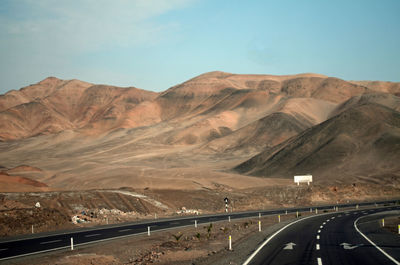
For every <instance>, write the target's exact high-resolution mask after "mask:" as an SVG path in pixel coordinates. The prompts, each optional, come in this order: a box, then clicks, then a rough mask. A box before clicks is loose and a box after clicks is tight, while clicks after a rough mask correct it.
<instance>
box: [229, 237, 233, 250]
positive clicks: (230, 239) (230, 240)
mask: <svg viewBox="0 0 400 265" xmlns="http://www.w3.org/2000/svg"><path fill="white" fill-rule="evenodd" d="M229 250H232V236H231V235H229Z"/></svg>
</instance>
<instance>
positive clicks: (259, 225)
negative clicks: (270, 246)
mask: <svg viewBox="0 0 400 265" xmlns="http://www.w3.org/2000/svg"><path fill="white" fill-rule="evenodd" d="M258 232H261V221H258Z"/></svg>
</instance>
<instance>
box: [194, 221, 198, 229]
mask: <svg viewBox="0 0 400 265" xmlns="http://www.w3.org/2000/svg"><path fill="white" fill-rule="evenodd" d="M194 227H195V228H197V220H194Z"/></svg>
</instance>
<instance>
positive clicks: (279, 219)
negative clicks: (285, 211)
mask: <svg viewBox="0 0 400 265" xmlns="http://www.w3.org/2000/svg"><path fill="white" fill-rule="evenodd" d="M280 222H281V215H280V214H278V223H280Z"/></svg>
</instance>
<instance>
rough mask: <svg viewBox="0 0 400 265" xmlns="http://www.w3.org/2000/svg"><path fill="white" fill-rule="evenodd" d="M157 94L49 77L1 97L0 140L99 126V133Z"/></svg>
mask: <svg viewBox="0 0 400 265" xmlns="http://www.w3.org/2000/svg"><path fill="white" fill-rule="evenodd" d="M156 95H157V94H156V93H154V92H149V91H144V90H140V89H137V88H134V87H129V88H121V87H114V86H106V85H93V84H90V83H86V82H82V81H78V80H69V81H64V80H60V79H57V78H54V77H50V78H47V79H45V80H43V81H41V82H39V83H38V84H36V85H31V86H28V87H25V88H22V89H21V90H19V91H11V92H8V93H6V94H5V95H2V96H0V140H1V139H3V140H10V139H20V138H26V137H31V136H35V135H39V134H52V133H58V132H61V131H64V130H70V129H85V128H86V127H88V128H98V127H100V128H101V129H100V131H105V130H108V129H110V128H115V127H117V128H118V127H120V126H121V124H122V123H123V121H124V118H125V115H126V112H127V111H128V110H130V109H132V108H133V107H134V106H136V105H138V104H139V103H140V102H142V101H146V100H151V99H153V98H154V97H155V96H156ZM86 131H88V132H91V131H90V130H86Z"/></svg>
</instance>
